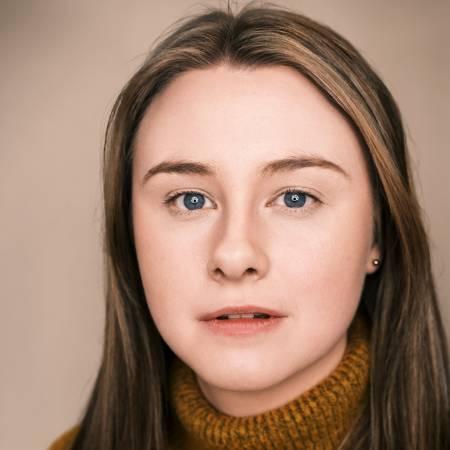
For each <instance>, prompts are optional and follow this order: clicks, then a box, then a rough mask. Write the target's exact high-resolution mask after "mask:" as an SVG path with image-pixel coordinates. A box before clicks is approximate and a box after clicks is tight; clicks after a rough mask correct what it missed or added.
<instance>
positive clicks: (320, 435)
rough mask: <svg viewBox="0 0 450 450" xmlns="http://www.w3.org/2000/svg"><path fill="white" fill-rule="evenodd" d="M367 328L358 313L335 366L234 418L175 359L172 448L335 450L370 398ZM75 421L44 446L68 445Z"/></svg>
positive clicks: (60, 448)
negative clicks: (294, 391) (271, 404)
mask: <svg viewBox="0 0 450 450" xmlns="http://www.w3.org/2000/svg"><path fill="white" fill-rule="evenodd" d="M369 348H370V327H369V324H368V322H367V320H366V319H365V318H364V317H362V316H360V315H356V316H355V318H354V320H353V322H352V324H351V326H350V328H349V332H348V340H347V347H346V349H345V353H344V355H343V357H342V359H341V361H340V362H339V364H338V365H337V367H336V368H335V369H334V370H333V371H332V372H331V373H330V374H329V375H327V376H326V377H325V378H323V379H322V381H320V382H318V383H317V384H316V385H315V386H313V387H312V388H310V389H308V390H307V391H305V392H303V393H302V394H300V395H299V396H297V397H296V398H294V399H292V400H291V401H289V402H287V403H285V404H284V405H282V406H280V407H277V408H274V409H271V410H269V411H266V412H263V413H260V414H257V415H252V416H243V417H234V416H230V415H227V414H224V413H222V412H220V411H219V410H217V409H216V408H215V407H214V406H213V405H212V404H211V403H209V401H208V400H207V399H206V397H205V396H204V394H203V393H202V391H201V390H200V387H199V385H198V383H197V379H196V376H195V373H194V372H193V370H192V369H191V368H190V367H188V366H187V365H186V364H185V363H184V362H182V361H181V360H180V359H178V358H176V359H175V360H174V362H173V364H172V366H171V369H170V390H169V392H170V406H171V411H172V413H173V414H172V417H173V420H172V422H171V423H170V433H169V443H170V449H171V450H219V449H221V450H224V449H229V450H241V449H245V450H266V449H267V450H280V449H299V450H303V449H305V450H306V449H320V450H336V449H337V448H338V447H339V444H340V443H341V442H342V440H343V438H344V436H345V434H346V433H347V431H348V430H349V428H350V427H351V424H352V422H353V421H354V420H355V418H356V416H357V414H358V410H359V408H361V407H362V406H363V404H364V402H365V401H367V399H368V397H367V396H368V386H369V363H370V357H369V356H370V355H369ZM77 431H78V426H75V427H73V428H71V429H69V430H67V431H66V432H65V433H64V434H62V435H61V436H60V437H59V438H58V439H57V440H56V441H54V442H53V444H52V445H51V446H50V447H49V449H48V450H70V444H71V442H73V439H74V438H75V435H76V433H77Z"/></svg>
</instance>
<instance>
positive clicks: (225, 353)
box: [132, 65, 379, 416]
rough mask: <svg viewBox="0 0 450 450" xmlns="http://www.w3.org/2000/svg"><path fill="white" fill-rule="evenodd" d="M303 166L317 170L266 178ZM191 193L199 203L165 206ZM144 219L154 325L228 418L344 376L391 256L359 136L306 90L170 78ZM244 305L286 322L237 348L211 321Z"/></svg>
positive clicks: (138, 203)
mask: <svg viewBox="0 0 450 450" xmlns="http://www.w3.org/2000/svg"><path fill="white" fill-rule="evenodd" d="M292 157H296V158H308V160H309V161H310V163H306V164H305V162H303V163H301V162H300V163H298V162H297V163H296V164H278V165H277V164H275V165H274V166H273V167H274V169H273V170H271V171H270V170H266V171H262V168H263V167H264V166H265V165H267V164H269V162H271V161H274V160H279V159H285V158H291V159H292ZM175 161H178V162H180V161H182V162H189V163H192V164H195V166H194V165H192V166H185V168H184V170H178V171H175V170H174V171H170V168H171V165H172V164H174V163H175ZM321 161H328V162H322V163H321ZM163 162H164V164H166V165H161V164H162V163H163ZM156 166H159V169H165V170H159V171H151V172H149V171H150V170H151V169H152V168H155V167H156ZM203 166H207V167H208V168H209V170H206V169H205V168H203ZM189 167H190V168H189ZM288 188H290V189H292V190H294V191H296V192H286V190H287V189H288ZM180 191H194V194H192V193H191V194H181V195H180V196H179V197H178V198H175V199H173V200H172V202H171V203H165V199H167V198H168V197H170V196H172V195H173V194H176V193H180ZM132 209H133V227H134V235H135V243H136V251H137V257H138V262H139V268H140V273H141V277H142V282H143V286H144V290H145V294H146V298H147V302H148V306H149V310H150V312H151V315H152V317H153V319H154V321H155V324H156V327H157V328H158V330H159V332H160V334H161V336H162V338H163V339H164V340H165V341H166V343H167V344H168V346H169V347H170V348H171V349H172V350H173V352H174V353H175V354H176V355H177V356H178V357H179V358H180V359H182V360H183V361H184V362H185V363H186V364H187V365H189V366H190V367H191V368H192V369H193V370H194V371H195V373H196V374H197V380H198V383H199V385H200V387H201V389H202V391H203V393H204V394H205V395H206V397H207V398H208V399H209V400H210V402H211V403H213V404H214V405H215V406H216V407H217V408H218V409H219V410H221V411H223V412H225V413H227V414H230V415H235V416H244V415H252V414H257V413H259V412H262V411H266V410H268V409H271V408H274V407H277V406H280V405H282V404H284V403H286V402H287V401H289V400H291V399H292V398H294V397H296V396H298V395H299V394H301V393H302V392H304V391H305V390H306V389H308V388H310V387H312V386H313V385H315V384H317V383H318V382H319V381H320V380H322V379H323V378H324V377H326V376H327V375H328V374H329V373H330V372H331V371H332V370H333V369H334V368H335V367H336V366H337V364H338V363H339V361H340V360H341V358H342V356H343V352H344V350H345V346H346V342H347V340H346V339H347V336H346V331H347V329H348V327H349V325H350V323H351V321H352V319H353V317H354V315H355V312H356V308H357V306H358V303H359V300H360V296H361V292H362V288H363V283H364V279H365V277H366V275H367V274H369V273H371V272H373V271H374V270H375V267H374V266H373V265H372V259H373V258H376V257H378V256H379V253H378V249H377V247H376V246H374V245H373V242H372V235H373V203H372V196H371V187H370V183H369V177H368V173H367V170H366V166H365V163H364V159H363V155H362V151H361V148H360V145H359V143H358V140H357V138H356V135H355V134H354V132H353V131H352V129H351V127H350V126H349V125H348V123H347V122H346V120H345V119H344V118H343V116H342V115H341V114H340V113H339V112H338V111H337V110H336V109H335V108H334V107H332V106H331V105H330V104H329V103H328V101H327V100H326V99H325V97H323V96H322V94H321V93H320V92H319V91H318V90H317V89H316V88H315V87H314V86H313V85H312V84H311V83H310V82H309V81H308V80H307V79H306V78H304V77H303V76H301V75H300V74H299V73H297V72H296V71H294V69H290V68H287V67H282V66H277V67H267V68H258V69H253V70H243V69H236V68H230V67H229V66H226V65H221V66H218V67H215V68H208V69H206V70H192V71H189V72H186V73H183V74H182V75H181V76H179V77H178V78H177V79H175V80H173V81H172V82H171V83H170V84H169V85H168V86H167V88H166V89H165V90H164V91H163V92H162V93H161V94H160V95H159V96H157V97H156V98H155V99H154V100H153V102H152V103H151V105H150V107H149V108H148V110H147V111H146V114H145V115H144V118H143V120H142V122H141V124H140V127H139V130H138V134H137V139H136V146H135V155H134V160H133V180H132ZM248 304H251V305H257V306H260V307H267V308H272V309H275V310H278V311H281V312H282V313H283V314H284V315H285V317H284V318H283V319H280V321H279V325H278V326H277V327H275V328H274V329H272V330H270V331H268V332H262V333H256V334H250V335H240V336H239V335H238V336H236V335H235V336H229V335H223V334H217V333H214V332H212V331H211V330H210V328H209V327H208V326H207V325H206V322H204V321H201V320H200V317H201V316H202V315H204V314H206V313H210V312H213V311H215V310H217V309H220V308H224V307H227V306H237V305H248Z"/></svg>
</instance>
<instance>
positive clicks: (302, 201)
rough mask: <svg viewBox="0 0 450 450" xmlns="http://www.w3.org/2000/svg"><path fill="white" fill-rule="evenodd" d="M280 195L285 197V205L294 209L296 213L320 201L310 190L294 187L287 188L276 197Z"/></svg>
mask: <svg viewBox="0 0 450 450" xmlns="http://www.w3.org/2000/svg"><path fill="white" fill-rule="evenodd" d="M280 197H283V202H284V205H283V206H286V207H287V209H290V210H293V212H294V213H297V212H300V213H303V212H305V210H306V209H310V208H312V207H314V206H315V205H316V204H317V203H318V202H319V199H318V198H317V197H316V196H314V195H312V194H310V193H309V192H305V191H302V190H300V189H294V188H289V189H285V190H284V191H283V192H282V193H281V195H278V196H277V197H276V199H278V198H280ZM305 205H306V206H305Z"/></svg>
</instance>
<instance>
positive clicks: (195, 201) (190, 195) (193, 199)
mask: <svg viewBox="0 0 450 450" xmlns="http://www.w3.org/2000/svg"><path fill="white" fill-rule="evenodd" d="M182 196H184V200H183V202H182V203H183V205H184V207H185V208H187V211H182V212H180V211H176V214H190V213H191V212H193V211H195V210H197V209H202V207H203V205H204V204H205V199H206V198H207V197H206V196H205V195H204V194H202V193H200V192H197V191H181V192H175V193H174V194H172V195H171V196H169V197H168V198H166V199H165V200H164V204H165V205H169V206H171V205H173V204H174V203H176V201H177V200H178V198H180V197H182ZM176 206H178V207H177V209H182V208H180V206H179V205H176Z"/></svg>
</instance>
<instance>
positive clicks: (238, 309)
mask: <svg viewBox="0 0 450 450" xmlns="http://www.w3.org/2000/svg"><path fill="white" fill-rule="evenodd" d="M250 312H257V313H263V314H268V315H270V316H273V317H276V318H280V317H286V315H285V314H283V313H282V312H280V311H276V310H275V309H271V308H266V307H263V306H258V305H236V306H227V307H225V308H221V309H217V310H215V311H213V312H210V313H208V314H204V315H202V316H201V317H200V319H199V320H201V321H209V320H214V319H216V318H217V317H219V316H221V315H223V314H232V313H239V314H245V313H250Z"/></svg>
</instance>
